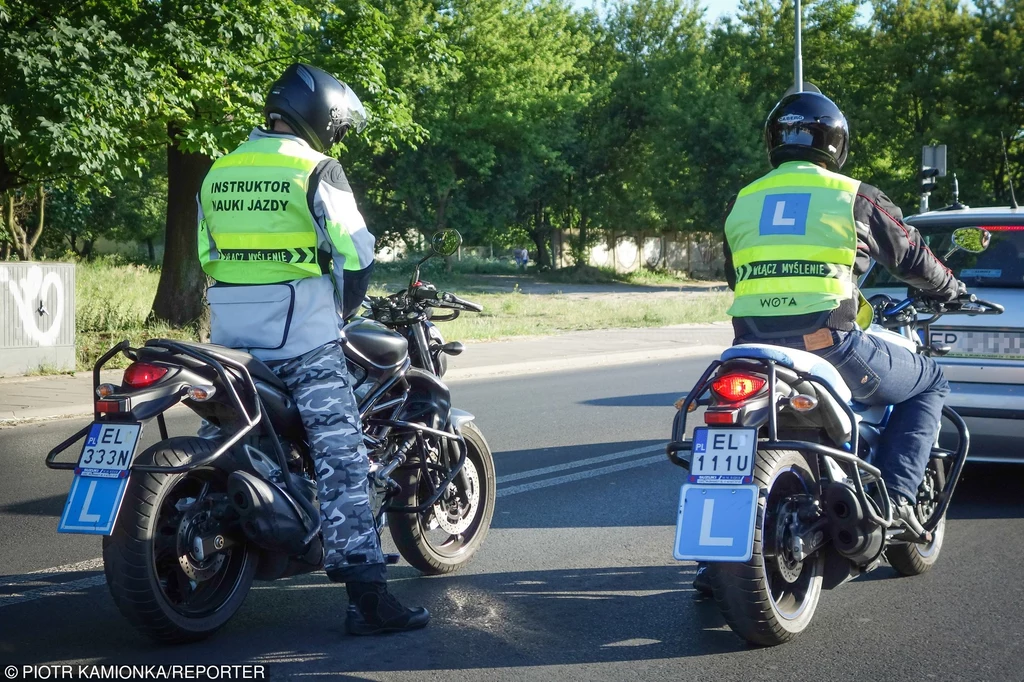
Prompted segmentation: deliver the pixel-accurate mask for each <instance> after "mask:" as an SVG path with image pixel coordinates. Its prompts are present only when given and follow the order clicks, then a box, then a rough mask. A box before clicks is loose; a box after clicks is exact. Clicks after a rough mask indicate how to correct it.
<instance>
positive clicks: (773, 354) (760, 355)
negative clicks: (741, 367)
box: [722, 343, 853, 403]
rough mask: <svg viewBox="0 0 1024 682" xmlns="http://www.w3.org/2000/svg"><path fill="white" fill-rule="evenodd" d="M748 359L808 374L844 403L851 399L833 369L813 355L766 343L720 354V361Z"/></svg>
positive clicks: (747, 344)
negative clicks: (823, 383) (824, 384)
mask: <svg viewBox="0 0 1024 682" xmlns="http://www.w3.org/2000/svg"><path fill="white" fill-rule="evenodd" d="M741 358H750V359H754V360H772V361H774V362H777V363H778V364H780V365H782V366H783V367H788V368H789V369H792V370H794V371H797V372H803V373H805V374H810V375H811V376H813V377H816V378H818V379H821V380H822V381H824V382H825V383H827V384H828V385H829V386H831V387H832V390H834V391H835V392H836V395H838V396H839V397H840V398H841V399H842V400H843V401H844V402H847V403H849V402H850V400H851V399H852V398H853V394H852V393H851V392H850V387H849V386H847V385H846V382H845V381H843V377H842V376H841V375H840V374H839V372H838V371H837V370H836V368H835V367H833V366H832V364H831V363H829V362H828V361H827V360H823V359H821V358H820V357H818V356H817V355H815V354H814V353H808V352H807V351H804V350H796V349H795V348H786V347H785V346H770V345H768V344H766V343H744V344H740V345H738V346H732V347H731V348H726V349H725V352H724V353H722V360H738V359H741Z"/></svg>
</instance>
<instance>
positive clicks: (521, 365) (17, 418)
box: [0, 344, 722, 427]
mask: <svg viewBox="0 0 1024 682" xmlns="http://www.w3.org/2000/svg"><path fill="white" fill-rule="evenodd" d="M721 350H722V347H721V346H716V345H710V344H701V345H695V346H682V347H680V348H655V349H651V350H642V351H625V352H616V353H602V354H596V353H595V354H591V355H576V356H570V357H565V358H555V359H553V360H536V361H532V362H515V363H511V364H503V365H485V366H482V367H467V368H465V369H460V368H458V367H452V368H451V369H449V370H448V372H447V373H446V374H445V377H444V378H445V380H446V381H463V380H471V379H487V378H493V377H503V376H509V375H516V376H526V375H530V374H546V373H548V372H562V371H570V370H575V369H588V368H592V367H610V366H615V365H631V364H636V363H641V362H650V361H653V360H671V359H675V358H685V357H692V356H697V355H712V354H715V355H717V354H718V353H720V352H721ZM171 409H174V408H171ZM92 413H93V405H92V403H86V404H82V405H68V406H66V407H61V408H57V409H56V410H55V409H53V408H46V407H38V408H32V409H28V410H20V411H18V412H17V413H14V412H2V413H0V427H4V426H16V425H18V424H23V423H30V422H38V421H45V420H56V419H73V418H75V417H83V416H87V415H91V414H92Z"/></svg>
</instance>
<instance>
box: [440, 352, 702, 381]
mask: <svg viewBox="0 0 1024 682" xmlns="http://www.w3.org/2000/svg"><path fill="white" fill-rule="evenodd" d="M721 352H722V347H721V346H714V345H706V344H705V345H698V346H683V347H681V348H657V349H651V350H641V351H625V352H618V353H603V354H600V355H598V354H594V355H576V356H570V357H567V358H556V359H554V360H536V361H533V362H516V363H511V364H504V365H484V366H482V367H466V368H465V369H460V368H458V367H452V368H450V369H449V370H448V372H447V373H446V374H445V375H444V378H445V380H446V381H461V380H466V379H485V378H491V377H500V376H508V375H510V374H516V375H528V374H546V373H548V372H562V371H569V370H574V369H589V368H591V367H609V366H614V365H632V364H636V363H640V362H649V361H653V360H671V359H674V358H685V357H691V356H694V355H712V354H714V355H717V354H719V353H721Z"/></svg>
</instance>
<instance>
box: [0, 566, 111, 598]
mask: <svg viewBox="0 0 1024 682" xmlns="http://www.w3.org/2000/svg"><path fill="white" fill-rule="evenodd" d="M102 570H103V559H89V560H88V561H79V562H78V563H76V564H67V565H66V566H56V567H54V568H44V569H43V570H41V571H33V572H32V573H26V574H24V575H17V576H11V577H9V578H0V590H2V589H3V588H5V587H11V586H12V585H21V584H23V583H34V582H37V581H40V582H42V581H45V580H47V579H49V578H50V576H54V575H60V574H61V573H77V572H79V571H102ZM0 597H2V595H0Z"/></svg>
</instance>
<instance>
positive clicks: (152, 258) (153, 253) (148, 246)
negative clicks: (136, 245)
mask: <svg viewBox="0 0 1024 682" xmlns="http://www.w3.org/2000/svg"><path fill="white" fill-rule="evenodd" d="M146 250H147V251H149V262H150V263H153V262H155V261H156V247H154V246H153V238H152V237H147V238H146Z"/></svg>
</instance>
